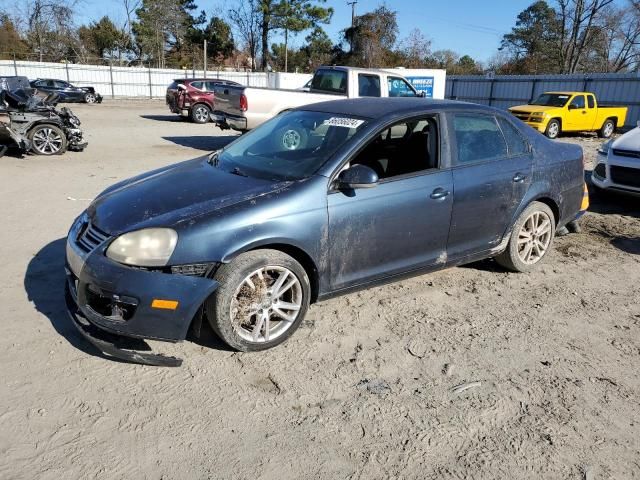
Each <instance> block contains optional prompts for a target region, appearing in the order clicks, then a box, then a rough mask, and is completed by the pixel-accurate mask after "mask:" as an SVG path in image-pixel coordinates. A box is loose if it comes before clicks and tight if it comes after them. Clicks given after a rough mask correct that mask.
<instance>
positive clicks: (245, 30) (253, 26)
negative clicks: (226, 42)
mask: <svg viewBox="0 0 640 480" xmlns="http://www.w3.org/2000/svg"><path fill="white" fill-rule="evenodd" d="M258 2H259V0H244V1H242V2H238V3H237V4H236V5H237V6H236V7H235V8H233V9H231V10H230V11H229V19H230V20H231V23H232V24H233V25H234V26H235V27H236V30H237V32H238V34H239V36H240V38H241V39H242V40H243V42H244V44H245V48H246V50H247V52H248V54H249V57H250V63H251V70H255V69H256V55H257V52H258V37H259V35H260V14H259V11H258V7H259V3H258Z"/></svg>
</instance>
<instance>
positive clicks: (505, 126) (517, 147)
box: [498, 117, 529, 157]
mask: <svg viewBox="0 0 640 480" xmlns="http://www.w3.org/2000/svg"><path fill="white" fill-rule="evenodd" d="M498 124H499V125H500V128H501V129H502V133H503V134H504V138H505V139H506V141H507V148H508V150H509V156H510V157H514V156H518V155H526V154H527V153H529V143H528V142H527V141H526V140H525V139H524V137H523V136H522V134H521V133H520V132H519V131H518V129H517V128H516V127H514V126H513V125H512V124H511V122H509V121H507V120H505V119H504V118H502V117H498Z"/></svg>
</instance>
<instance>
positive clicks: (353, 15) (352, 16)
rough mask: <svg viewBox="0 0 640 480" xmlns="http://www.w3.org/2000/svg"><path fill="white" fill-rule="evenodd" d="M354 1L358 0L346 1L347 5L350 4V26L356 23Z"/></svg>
mask: <svg viewBox="0 0 640 480" xmlns="http://www.w3.org/2000/svg"><path fill="white" fill-rule="evenodd" d="M356 3H358V0H353V1H352V2H347V5H351V28H353V26H354V25H355V23H356Z"/></svg>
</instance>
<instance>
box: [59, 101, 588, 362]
mask: <svg viewBox="0 0 640 480" xmlns="http://www.w3.org/2000/svg"><path fill="white" fill-rule="evenodd" d="M583 168H584V167H583V158H582V150H581V149H580V147H578V146H575V145H569V144H562V143H554V142H552V141H550V140H548V139H546V138H545V137H544V136H542V135H540V134H539V133H537V132H535V131H534V130H533V129H531V128H529V127H527V126H526V125H524V124H523V123H521V122H520V121H519V120H517V119H514V118H513V117H511V116H509V115H507V114H505V113H504V112H502V111H499V110H496V109H493V108H488V107H484V106H480V105H472V104H466V103H461V102H453V101H430V100H425V99H409V98H389V99H357V100H339V101H333V102H326V103H320V104H315V105H310V106H306V107H302V108H300V109H297V110H292V111H289V112H286V113H283V114H281V115H279V116H277V117H276V118H274V119H272V120H270V121H268V122H266V123H265V124H263V125H262V126H260V127H259V128H257V129H255V130H253V131H252V132H250V133H248V134H246V135H243V136H241V137H239V138H238V139H237V140H235V141H234V142H232V143H231V144H229V145H228V146H227V147H226V148H224V149H222V150H220V151H216V152H213V153H212V154H211V155H208V156H206V157H203V158H198V159H195V160H190V161H187V162H183V163H179V164H176V165H172V166H169V167H166V168H162V169H159V170H156V171H152V172H149V173H145V174H143V175H140V176H138V177H135V178H132V179H129V180H126V181H123V182H121V183H118V184H116V185H114V186H112V187H110V188H108V189H107V190H105V191H104V192H103V193H101V194H100V195H99V196H98V197H97V198H96V199H95V200H94V201H93V203H92V204H91V205H90V206H89V208H88V209H87V210H86V211H85V212H84V213H82V214H81V215H80V217H79V218H77V219H76V221H75V222H74V223H73V225H72V227H71V230H70V232H69V235H68V240H67V289H66V293H67V305H68V308H69V313H70V315H71V318H72V319H73V321H74V323H75V325H76V326H77V327H78V328H79V330H80V331H81V332H82V334H83V335H84V336H85V337H86V338H87V339H88V340H89V341H91V342H92V343H94V344H95V345H97V346H98V347H99V348H100V349H101V350H102V351H103V352H105V353H107V354H109V355H112V356H116V357H120V358H125V359H129V360H131V361H136V362H141V363H147V364H153V365H179V364H180V362H181V360H180V359H177V358H174V357H167V356H163V355H162V354H158V353H154V352H150V351H148V350H149V349H148V346H147V345H146V343H145V342H144V339H155V340H164V341H170V342H176V341H180V340H184V339H185V337H186V335H187V332H188V330H189V328H190V326H191V325H192V324H195V325H199V324H200V322H201V321H202V320H203V319H205V318H206V320H208V322H209V323H210V324H211V326H212V327H213V330H214V331H215V332H216V333H217V334H218V335H219V336H220V338H221V339H222V340H224V341H225V342H226V343H227V344H228V345H230V346H231V347H232V348H234V349H237V350H240V351H255V350H263V349H267V348H270V347H274V346H276V345H278V344H280V343H282V342H283V341H285V340H286V339H287V338H288V337H289V336H290V335H292V334H293V333H294V332H295V330H296V329H297V328H298V326H299V325H300V323H301V322H302V321H303V319H304V317H305V315H306V313H307V310H308V309H309V305H310V304H311V303H314V302H317V301H320V300H324V299H327V298H329V297H332V296H336V295H341V294H344V293H347V292H350V291H353V290H356V289H362V288H367V287H370V286H372V285H377V284H380V283H384V282H390V281H394V280H397V279H399V278H402V277H406V276H410V275H419V274H423V273H425V272H429V271H434V270H439V269H442V268H446V267H450V266H454V265H460V264H464V263H469V262H474V261H477V260H480V259H484V258H490V257H493V258H495V259H496V261H497V262H498V263H499V264H500V265H502V266H504V267H505V268H507V269H509V270H513V271H517V272H527V271H529V270H531V269H532V268H534V267H535V266H536V265H537V264H538V263H540V262H541V261H542V260H543V258H544V257H545V256H546V254H547V253H548V252H549V250H550V248H551V246H552V243H553V239H554V234H555V231H556V229H557V228H560V227H562V226H564V225H566V224H567V223H568V222H570V221H572V220H573V219H574V218H575V217H576V215H577V214H578V212H579V211H580V206H581V203H582V198H583V188H584V180H583V178H584V172H583Z"/></svg>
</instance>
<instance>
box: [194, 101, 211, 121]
mask: <svg viewBox="0 0 640 480" xmlns="http://www.w3.org/2000/svg"><path fill="white" fill-rule="evenodd" d="M209 114H210V111H209V107H207V106H206V105H202V104H200V105H194V106H193V108H191V121H192V122H193V123H207V122H208V121H209Z"/></svg>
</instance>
